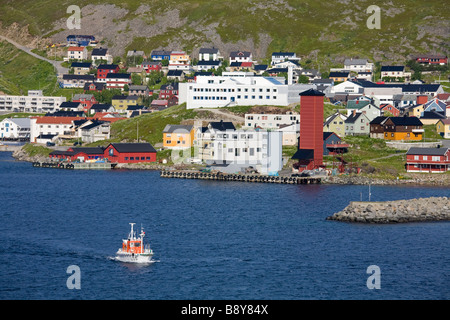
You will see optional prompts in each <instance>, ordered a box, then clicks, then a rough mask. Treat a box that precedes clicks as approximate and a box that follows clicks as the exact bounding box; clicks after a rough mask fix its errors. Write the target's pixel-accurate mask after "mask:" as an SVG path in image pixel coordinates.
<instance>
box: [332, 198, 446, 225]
mask: <svg viewBox="0 0 450 320" xmlns="http://www.w3.org/2000/svg"><path fill="white" fill-rule="evenodd" d="M327 220H337V221H344V222H361V223H402V222H421V221H450V198H448V197H431V198H418V199H411V200H397V201H384V202H356V201H355V202H350V204H349V205H348V206H347V207H346V208H345V209H344V210H342V211H340V212H337V213H335V214H333V215H332V216H330V217H328V218H327Z"/></svg>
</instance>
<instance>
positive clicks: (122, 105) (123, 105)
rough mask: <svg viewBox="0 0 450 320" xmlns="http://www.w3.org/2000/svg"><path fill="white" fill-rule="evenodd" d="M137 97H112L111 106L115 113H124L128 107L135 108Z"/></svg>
mask: <svg viewBox="0 0 450 320" xmlns="http://www.w3.org/2000/svg"><path fill="white" fill-rule="evenodd" d="M138 99H139V97H138V96H114V97H113V98H112V101H111V104H112V105H113V107H114V109H116V111H125V110H127V109H128V107H129V106H137V104H138Z"/></svg>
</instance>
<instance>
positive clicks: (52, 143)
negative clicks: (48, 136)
mask: <svg viewBox="0 0 450 320" xmlns="http://www.w3.org/2000/svg"><path fill="white" fill-rule="evenodd" d="M54 146H55V143H54V142H50V141H47V147H54Z"/></svg>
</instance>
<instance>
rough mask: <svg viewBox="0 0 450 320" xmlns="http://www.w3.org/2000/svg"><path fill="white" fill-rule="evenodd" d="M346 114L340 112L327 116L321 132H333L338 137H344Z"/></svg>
mask: <svg viewBox="0 0 450 320" xmlns="http://www.w3.org/2000/svg"><path fill="white" fill-rule="evenodd" d="M346 119H347V116H345V115H343V114H342V113H340V112H336V113H335V114H333V115H331V116H329V117H328V118H327V119H326V120H325V123H324V125H323V132H334V133H336V134H337V135H338V136H339V137H345V120H346Z"/></svg>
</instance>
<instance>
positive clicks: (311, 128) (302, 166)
mask: <svg viewBox="0 0 450 320" xmlns="http://www.w3.org/2000/svg"><path fill="white" fill-rule="evenodd" d="M324 96H325V94H323V93H322V92H320V91H317V90H314V89H310V90H307V91H304V92H302V93H300V139H299V145H298V151H297V152H296V154H295V155H294V156H293V157H292V159H298V160H299V162H298V163H297V164H296V166H297V167H298V169H299V170H300V171H303V170H311V169H316V168H319V167H320V166H322V165H323V97H324Z"/></svg>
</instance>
